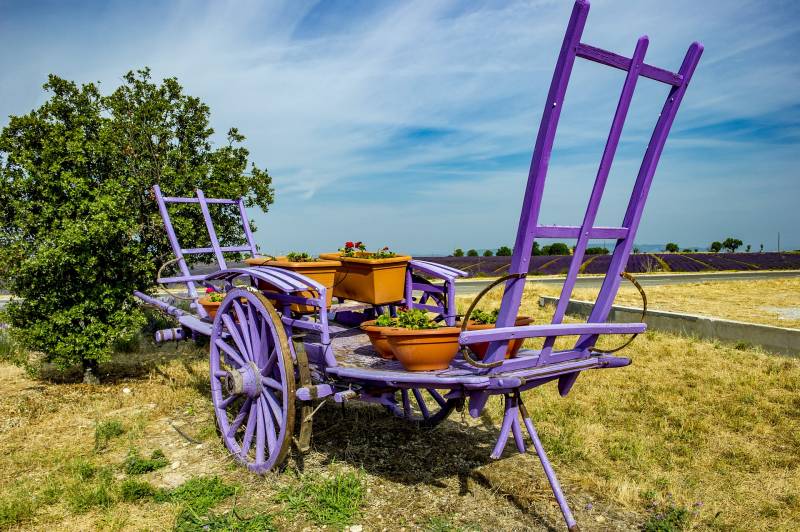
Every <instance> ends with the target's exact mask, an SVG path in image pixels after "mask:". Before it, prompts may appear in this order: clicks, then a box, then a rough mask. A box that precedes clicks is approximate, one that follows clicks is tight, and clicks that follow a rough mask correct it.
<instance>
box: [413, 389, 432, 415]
mask: <svg viewBox="0 0 800 532" xmlns="http://www.w3.org/2000/svg"><path fill="white" fill-rule="evenodd" d="M413 391H414V397H415V398H416V399H417V404H418V405H419V410H420V412H422V417H424V418H425V419H428V418H429V417H431V413H430V412H429V411H428V405H426V404H425V398H424V397H422V392H420V391H419V389H417V388H414V390H413Z"/></svg>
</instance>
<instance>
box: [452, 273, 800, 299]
mask: <svg viewBox="0 0 800 532" xmlns="http://www.w3.org/2000/svg"><path fill="white" fill-rule="evenodd" d="M635 277H636V280H637V281H639V283H640V284H641V285H642V286H656V285H665V284H685V283H702V282H708V281H714V282H717V281H747V280H758V279H785V278H790V277H800V270H784V271H780V270H775V271H768V272H718V273H641V274H637V275H636V276H635ZM492 281H493V279H492V278H485V279H465V280H463V281H458V282H457V285H456V293H457V294H459V295H468V294H477V293H478V292H480V291H481V290H483V288H484V287H486V286H488V285H489V283H491V282H492ZM528 282H529V283H541V284H555V285H559V286H560V285H562V284H563V283H564V276H555V275H553V276H550V275H548V276H531V277H528ZM601 282H603V276H602V275H600V276H597V275H593V276H579V277H578V279H577V281H576V282H575V285H576V286H578V287H581V288H586V287H592V286H600V283H601ZM498 290H499V288H498Z"/></svg>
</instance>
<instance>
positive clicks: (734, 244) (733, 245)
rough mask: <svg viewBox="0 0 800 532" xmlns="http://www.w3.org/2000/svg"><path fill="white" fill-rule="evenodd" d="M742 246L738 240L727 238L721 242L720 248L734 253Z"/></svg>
mask: <svg viewBox="0 0 800 532" xmlns="http://www.w3.org/2000/svg"><path fill="white" fill-rule="evenodd" d="M741 246H742V241H741V240H739V239H738V238H731V237H728V238H726V239H725V240H724V241H723V242H722V247H724V248H725V249H727V250H729V251H730V252H731V253H736V250H737V249H738V248H740V247H741Z"/></svg>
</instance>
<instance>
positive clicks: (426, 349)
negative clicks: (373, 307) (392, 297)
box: [384, 327, 461, 371]
mask: <svg viewBox="0 0 800 532" xmlns="http://www.w3.org/2000/svg"><path fill="white" fill-rule="evenodd" d="M384 334H385V335H386V337H387V338H388V340H389V346H390V347H391V349H392V353H394V356H395V357H396V358H397V360H399V361H400V363H401V364H402V365H403V367H404V368H405V369H406V370H408V371H434V370H440V369H447V368H449V367H450V362H452V361H453V359H454V358H455V356H456V354H457V353H458V337H459V335H460V334H461V329H460V328H458V327H439V328H438V329H404V328H400V327H384Z"/></svg>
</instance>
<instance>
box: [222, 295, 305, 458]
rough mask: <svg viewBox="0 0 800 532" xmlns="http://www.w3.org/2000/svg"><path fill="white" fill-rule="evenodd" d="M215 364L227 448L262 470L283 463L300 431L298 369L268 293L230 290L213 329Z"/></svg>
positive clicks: (235, 456)
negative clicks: (296, 404)
mask: <svg viewBox="0 0 800 532" xmlns="http://www.w3.org/2000/svg"><path fill="white" fill-rule="evenodd" d="M210 366H211V368H210V369H211V399H212V401H213V403H214V411H215V413H216V416H217V424H218V425H219V429H220V433H221V434H222V439H223V440H224V442H225V446H226V447H227V448H228V450H229V451H230V452H231V454H233V456H234V458H235V459H236V460H237V461H239V462H241V463H242V464H244V465H246V466H247V468H248V469H250V470H251V471H255V472H256V473H265V472H267V471H269V470H270V469H272V468H274V467H276V466H279V465H280V464H281V463H282V462H283V460H284V458H286V453H287V452H288V451H289V443H290V441H291V437H292V433H293V432H294V416H295V408H294V395H295V380H294V367H293V364H292V355H291V351H290V348H289V341H288V339H287V337H286V332H285V330H284V328H283V324H282V323H281V319H280V316H278V313H277V312H275V309H274V307H273V306H272V304H271V303H270V302H269V301H268V300H267V299H266V298H265V297H264V296H262V295H261V294H256V293H253V292H249V291H246V290H242V289H234V290H231V291H230V292H228V295H227V296H226V297H225V299H224V300H223V302H222V304H220V306H219V310H218V311H217V316H216V318H215V319H214V327H213V329H212V331H211V354H210Z"/></svg>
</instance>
